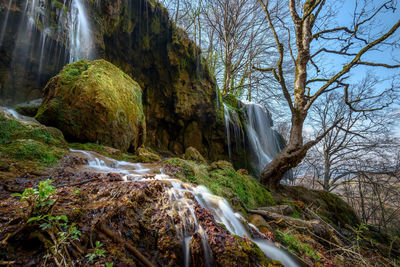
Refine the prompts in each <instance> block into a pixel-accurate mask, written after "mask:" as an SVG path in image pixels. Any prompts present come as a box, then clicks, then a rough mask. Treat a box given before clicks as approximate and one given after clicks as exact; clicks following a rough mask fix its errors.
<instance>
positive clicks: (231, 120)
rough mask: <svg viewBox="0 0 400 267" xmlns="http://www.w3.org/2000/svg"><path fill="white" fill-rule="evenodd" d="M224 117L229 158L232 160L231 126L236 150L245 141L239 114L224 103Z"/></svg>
mask: <svg viewBox="0 0 400 267" xmlns="http://www.w3.org/2000/svg"><path fill="white" fill-rule="evenodd" d="M224 118H225V132H226V138H227V143H228V154H229V160H230V161H232V140H231V128H232V130H233V134H234V140H235V144H236V152H238V150H239V149H240V147H241V145H242V144H243V145H244V143H245V141H244V134H243V130H242V125H241V123H240V117H239V114H238V113H237V112H236V111H235V110H234V109H233V108H231V107H229V106H228V105H227V104H225V103H224Z"/></svg>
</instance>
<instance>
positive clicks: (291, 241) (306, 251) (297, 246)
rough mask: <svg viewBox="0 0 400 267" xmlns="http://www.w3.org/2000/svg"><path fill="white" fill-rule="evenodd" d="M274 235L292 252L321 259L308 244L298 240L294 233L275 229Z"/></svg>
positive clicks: (317, 259) (315, 259)
mask: <svg viewBox="0 0 400 267" xmlns="http://www.w3.org/2000/svg"><path fill="white" fill-rule="evenodd" d="M276 237H277V239H278V241H280V242H281V243H283V244H284V245H285V246H286V247H287V249H288V250H289V251H290V252H292V253H294V254H297V255H300V256H303V255H305V256H307V257H310V258H312V259H313V260H314V261H319V260H320V259H321V257H320V256H319V255H318V253H317V252H315V251H314V250H313V249H312V248H311V246H310V245H308V244H306V243H303V242H300V241H298V240H297V239H296V237H295V236H294V235H291V234H288V233H284V232H281V231H279V230H277V231H276Z"/></svg>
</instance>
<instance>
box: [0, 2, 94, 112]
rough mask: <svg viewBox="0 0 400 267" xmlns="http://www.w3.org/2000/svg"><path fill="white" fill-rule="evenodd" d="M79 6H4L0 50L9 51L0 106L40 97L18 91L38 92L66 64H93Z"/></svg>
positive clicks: (87, 28) (87, 27)
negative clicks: (85, 62)
mask: <svg viewBox="0 0 400 267" xmlns="http://www.w3.org/2000/svg"><path fill="white" fill-rule="evenodd" d="M84 1H85V0H64V2H62V1H61V3H60V2H58V1H45V0H25V1H24V2H23V3H21V1H20V2H19V1H14V0H9V1H8V6H7V9H6V10H4V13H2V15H3V14H5V16H4V19H3V16H2V18H1V19H0V21H1V22H2V24H1V26H0V48H2V49H3V50H4V51H12V52H4V53H5V54H6V55H8V56H9V58H10V60H9V62H10V63H9V65H8V66H7V68H6V69H4V70H0V71H1V72H2V76H3V77H6V78H4V81H3V82H4V84H0V86H2V87H3V88H2V89H3V90H2V94H4V96H3V95H2V98H3V99H1V100H0V102H2V101H4V102H2V104H3V105H4V104H6V105H8V104H9V103H8V102H11V103H15V102H18V101H26V100H27V99H29V100H31V99H34V98H38V97H40V93H39V92H37V93H36V94H35V95H34V96H32V95H23V94H24V92H25V91H24V90H18V89H19V88H21V87H28V88H42V87H43V86H44V85H45V84H46V82H47V81H48V80H49V79H50V78H51V77H52V76H54V75H55V74H57V72H59V71H60V69H61V68H62V67H63V66H64V65H66V64H67V63H71V62H73V61H77V60H81V59H89V60H90V59H94V58H95V55H94V52H93V50H94V42H93V39H92V38H91V28H90V23H89V19H88V16H87V13H86V10H85V2H84ZM16 10H17V11H16ZM18 10H21V11H23V12H20V11H18ZM11 36H15V37H11ZM5 48H7V49H5ZM24 77H26V78H24ZM28 77H29V78H28ZM32 81H33V82H32ZM28 92H29V91H28Z"/></svg>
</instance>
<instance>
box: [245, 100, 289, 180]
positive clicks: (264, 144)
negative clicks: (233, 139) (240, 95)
mask: <svg viewBox="0 0 400 267" xmlns="http://www.w3.org/2000/svg"><path fill="white" fill-rule="evenodd" d="M242 103H243V109H244V114H245V122H246V127H245V130H246V134H247V140H248V143H249V145H248V146H249V148H250V153H251V155H252V157H253V159H252V161H253V164H254V168H256V170H257V172H258V173H261V171H262V170H263V169H264V168H265V166H266V165H267V164H268V163H269V162H271V161H272V159H273V158H274V157H275V156H276V155H277V154H278V153H279V152H280V151H281V150H282V149H283V148H284V144H282V139H281V138H280V136H279V134H278V133H277V132H276V131H275V130H274V129H272V126H273V121H272V118H271V114H270V113H269V111H268V110H266V109H265V108H264V107H263V106H261V105H260V104H256V103H252V102H247V101H242Z"/></svg>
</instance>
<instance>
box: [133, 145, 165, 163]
mask: <svg viewBox="0 0 400 267" xmlns="http://www.w3.org/2000/svg"><path fill="white" fill-rule="evenodd" d="M135 159H136V160H137V161H138V162H143V163H150V162H158V161H160V160H161V157H160V156H159V155H157V154H156V153H153V152H150V151H149V150H147V149H146V148H144V147H140V148H139V149H138V150H137V151H136V156H135Z"/></svg>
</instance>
